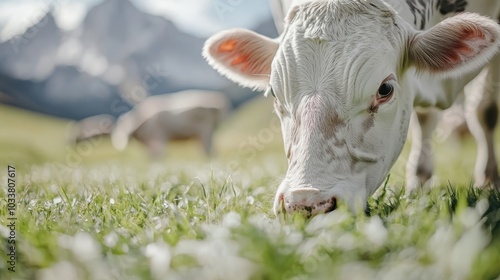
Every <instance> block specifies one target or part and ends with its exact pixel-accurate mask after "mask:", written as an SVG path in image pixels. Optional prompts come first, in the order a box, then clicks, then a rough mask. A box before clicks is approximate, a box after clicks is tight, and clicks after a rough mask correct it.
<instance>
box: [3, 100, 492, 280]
mask: <svg viewBox="0 0 500 280" xmlns="http://www.w3.org/2000/svg"><path fill="white" fill-rule="evenodd" d="M270 101H271V100H269V99H266V100H257V101H256V102H255V103H254V104H251V105H249V106H248V107H247V108H244V109H243V110H241V111H240V112H238V113H237V114H235V116H234V117H233V118H231V119H230V120H228V121H227V122H226V123H225V124H224V125H223V126H222V127H221V128H220V130H219V131H218V134H217V135H216V143H217V145H216V152H217V156H216V157H214V158H212V159H207V158H205V157H203V156H202V155H201V148H200V147H199V145H198V144H197V143H195V142H188V143H174V144H173V145H171V146H170V147H169V156H168V157H167V158H166V159H165V160H162V161H161V162H151V161H150V160H149V159H148V158H147V155H146V154H145V153H144V150H143V148H142V147H141V146H140V145H139V144H137V143H132V145H131V146H130V147H129V148H128V149H127V150H126V151H125V152H123V153H118V152H116V151H114V150H113V149H112V148H111V146H110V144H109V141H108V140H102V141H100V142H96V143H95V144H93V145H91V146H89V148H88V149H87V150H82V148H81V147H80V148H78V147H76V148H75V147H71V146H69V145H67V144H66V142H65V140H64V139H65V134H66V131H67V129H68V125H69V124H68V122H66V121H64V120H54V119H50V118H45V117H42V116H38V115H36V114H30V113H26V112H21V111H17V110H15V109H12V108H8V107H3V106H2V107H0V119H4V120H5V119H10V120H12V121H10V122H9V123H8V124H6V126H5V127H2V130H3V131H8V132H9V133H3V134H2V135H1V136H0V144H1V145H0V153H1V154H2V155H3V156H2V158H1V159H0V164H2V166H4V167H2V168H3V170H4V171H1V172H3V173H0V178H1V180H2V182H3V183H2V186H3V187H2V188H1V190H0V198H2V199H0V235H1V236H2V237H1V240H0V241H1V243H2V248H5V249H8V248H6V245H7V239H6V236H8V229H7V228H6V226H7V225H8V222H7V220H6V217H7V216H8V213H7V200H6V194H7V193H6V191H7V189H6V182H7V178H8V177H7V176H8V174H7V165H8V164H10V165H14V166H15V167H16V183H17V187H16V194H17V209H16V217H17V221H16V229H17V232H16V253H17V257H18V259H17V265H16V272H14V273H13V272H9V271H8V270H7V268H8V263H6V262H5V261H1V262H0V279H499V275H500V194H499V193H498V192H490V191H480V190H477V189H473V188H470V187H469V185H470V174H471V172H472V164H473V161H474V153H475V151H474V145H473V143H472V142H471V140H470V139H467V140H466V141H464V143H462V144H461V146H462V147H461V150H460V151H461V152H460V153H456V152H455V153H454V152H453V149H454V148H455V147H453V145H451V144H450V143H449V142H445V143H438V148H437V149H436V151H437V157H438V164H437V167H438V171H437V173H438V180H439V182H440V185H439V186H437V187H435V188H432V189H423V190H419V191H417V192H416V193H413V194H404V192H403V191H402V190H403V183H404V181H403V173H402V170H404V168H403V167H404V160H403V159H404V156H405V155H406V154H407V152H408V148H407V147H406V148H405V150H404V152H403V158H402V159H400V160H398V163H397V164H396V166H395V167H394V168H393V170H392V171H391V176H390V178H389V180H388V181H387V182H386V185H385V186H384V187H382V188H381V189H380V190H379V191H377V193H376V194H375V196H374V197H372V198H370V200H369V202H368V207H367V211H366V213H357V214H353V213H351V212H349V211H348V210H347V209H346V208H345V207H344V206H343V205H341V207H340V209H338V210H336V211H334V212H333V213H330V214H328V215H320V216H317V217H314V218H313V219H312V220H304V219H303V218H301V217H299V216H293V217H287V218H286V219H285V218H284V217H278V218H276V217H275V216H274V215H273V214H272V200H273V195H274V191H275V189H276V186H277V184H278V183H279V180H280V178H281V177H282V176H283V175H284V173H285V171H286V161H285V159H284V155H283V151H282V146H281V145H282V144H281V139H280V137H281V136H280V135H279V133H277V132H275V130H272V129H271V128H273V124H272V123H270V122H269V120H270V119H271V118H272V113H271V110H272V109H271V108H272V106H271V104H270ZM4 123H5V122H4ZM263 131H264V132H263ZM270 132H273V133H271V134H269V133H270ZM266 133H268V134H269V135H271V136H269V135H266ZM259 135H260V138H259ZM252 137H255V138H256V139H257V140H256V141H257V142H256V145H252V144H250V142H251V138H252ZM78 149H80V150H78ZM443 158H444V159H443ZM2 252H3V251H2ZM6 252H7V251H6ZM2 255H3V258H4V259H5V260H6V257H7V256H6V254H2Z"/></svg>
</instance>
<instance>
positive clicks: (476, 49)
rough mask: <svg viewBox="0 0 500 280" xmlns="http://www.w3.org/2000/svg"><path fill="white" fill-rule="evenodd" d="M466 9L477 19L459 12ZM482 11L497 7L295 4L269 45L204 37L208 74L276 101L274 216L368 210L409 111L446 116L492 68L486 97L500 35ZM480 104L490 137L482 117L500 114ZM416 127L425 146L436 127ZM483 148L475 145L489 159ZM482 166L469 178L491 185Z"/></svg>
mask: <svg viewBox="0 0 500 280" xmlns="http://www.w3.org/2000/svg"><path fill="white" fill-rule="evenodd" d="M465 4H467V5H465ZM464 9H465V10H466V11H468V12H469V11H471V12H476V13H477V14H475V13H457V12H461V11H463V10H464ZM479 14H482V15H486V16H489V17H492V18H495V19H498V18H499V17H500V1H498V0H483V1H473V2H472V1H471V2H469V3H465V1H464V0H455V1H447V0H439V1H431V0H418V1H415V0H406V1H403V0H387V1H385V2H384V1H382V0H324V1H296V2H294V3H293V5H292V8H291V10H290V11H289V12H288V14H287V16H286V20H285V28H284V32H283V34H282V36H280V38H279V39H277V40H276V39H275V40H273V39H270V38H267V37H264V36H261V35H259V34H256V33H254V32H252V31H249V30H244V29H232V30H227V31H223V32H220V33H218V34H215V35H214V36H212V37H211V38H210V39H209V40H207V42H206V45H205V48H204V56H205V57H206V58H207V60H208V62H209V63H210V64H211V65H212V66H213V67H214V68H215V69H217V70H218V71H219V72H220V73H222V74H224V75H225V76H227V77H228V78H230V79H232V80H233V81H235V82H237V83H239V84H240V85H242V86H246V87H251V88H254V89H259V90H266V89H267V92H268V93H272V94H273V95H274V96H275V97H276V99H275V110H276V113H277V115H278V116H279V118H280V120H281V124H282V132H283V139H284V144H285V151H286V155H287V157H288V165H289V166H288V171H287V173H286V177H285V179H284V180H283V181H282V183H281V185H280V186H279V188H278V191H277V193H276V197H275V203H274V209H275V212H280V211H282V210H285V211H287V212H294V211H300V212H306V213H307V214H308V215H314V214H316V213H322V212H329V211H332V210H333V209H335V207H336V204H337V200H343V201H345V202H346V203H347V204H348V205H349V206H350V207H351V208H352V209H358V208H359V207H360V206H361V207H363V206H365V205H366V199H367V197H368V196H369V195H371V194H372V193H373V192H374V191H375V190H376V189H377V188H378V187H379V186H380V185H381V183H382V182H383V181H384V180H385V178H386V176H387V174H388V172H389V170H390V168H391V167H392V165H393V164H394V162H395V160H396V159H397V157H398V156H399V154H400V152H401V149H402V147H403V144H404V143H405V141H406V135H407V130H408V127H409V123H410V116H411V115H412V111H413V108H414V107H415V106H422V107H430V106H436V107H438V108H447V107H449V106H450V105H451V104H452V102H453V100H454V99H455V97H456V96H457V95H458V94H459V93H460V91H461V90H462V89H463V88H464V86H465V85H466V84H467V83H468V82H469V81H471V80H472V79H473V78H474V77H475V76H476V75H477V74H478V73H479V71H480V70H481V68H483V67H484V66H485V65H486V64H488V63H489V62H490V61H491V62H490V63H489V71H488V73H487V75H485V76H486V78H485V83H486V87H485V88H486V89H487V90H489V91H492V92H494V94H489V96H491V99H494V98H495V97H496V96H497V95H498V94H497V93H498V79H499V78H500V73H499V71H500V56H499V55H496V53H497V51H498V50H499V46H500V26H499V25H498V24H497V23H496V22H495V21H494V20H491V19H490V18H487V17H484V16H480V15H479ZM424 30H425V31H424ZM495 55H496V56H495ZM495 82H497V83H495ZM487 104H488V105H486V108H488V109H487V110H483V112H484V113H483V115H479V116H478V118H477V119H478V120H479V122H480V123H481V125H482V127H483V128H484V130H485V131H491V130H493V128H494V126H495V123H496V121H490V119H491V118H487V117H485V115H491V116H492V115H495V114H496V112H497V110H496V106H493V105H492V104H494V102H489V103H487ZM480 111H481V110H480ZM419 120H420V121H421V122H422V123H421V126H422V129H421V131H422V133H421V135H422V137H423V138H425V137H428V134H429V133H430V131H432V128H433V124H432V123H433V122H432V121H429V120H427V121H426V120H424V119H419ZM485 135H487V136H486V137H485ZM488 135H490V136H491V133H490V132H487V133H484V132H483V133H482V138H483V139H485V138H488V137H489V136H488ZM491 141H492V139H485V141H483V143H480V145H484V144H485V143H489V145H484V149H485V150H489V151H492V149H493V145H492V144H493V143H492V142H491ZM492 154H494V153H492V152H490V153H488V152H486V155H492ZM424 157H425V155H424ZM486 158H487V161H486V163H480V164H482V167H483V168H482V172H483V176H482V177H483V178H478V177H476V180H479V181H481V180H482V179H490V180H495V181H496V182H493V183H498V170H497V167H496V161H495V158H494V157H493V158H491V157H488V156H486ZM492 166H494V170H493V168H491V167H492ZM484 175H486V176H484ZM476 176H477V174H476ZM479 177H481V176H479Z"/></svg>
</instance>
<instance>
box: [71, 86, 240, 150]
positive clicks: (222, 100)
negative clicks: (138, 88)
mask: <svg viewBox="0 0 500 280" xmlns="http://www.w3.org/2000/svg"><path fill="white" fill-rule="evenodd" d="M229 109H230V103H229V100H228V99H227V97H226V96H225V95H224V94H223V93H219V92H212V91H201V90H188V91H181V92H178V93H172V94H165V95H158V96H152V97H149V98H146V99H145V100H143V101H142V102H141V103H139V104H138V105H136V106H135V107H134V108H133V109H132V110H131V111H129V112H127V113H125V114H123V115H122V116H120V117H119V118H118V120H117V121H116V123H115V125H114V126H113V118H112V117H111V116H107V115H99V116H94V117H90V118H88V119H85V120H83V121H81V122H80V123H79V125H78V128H79V129H78V131H79V132H78V134H77V135H78V136H77V137H76V139H77V141H81V140H84V139H87V138H89V137H94V136H99V135H106V134H111V140H112V143H113V146H114V147H115V148H116V149H118V150H123V149H125V147H126V146H127V144H128V140H129V138H130V137H132V138H134V139H136V140H138V141H139V142H141V143H143V144H144V145H145V146H146V147H147V148H148V150H149V152H150V154H151V156H152V157H155V158H158V157H161V156H162V155H163V153H164V149H165V143H167V142H169V141H171V140H184V139H189V138H197V139H199V140H200V141H201V142H202V144H203V149H204V151H205V153H206V154H207V155H209V154H210V153H211V150H212V134H213V132H214V130H215V128H216V126H217V125H218V124H219V123H220V121H221V120H222V119H223V118H224V117H225V116H226V114H227V113H228V112H229Z"/></svg>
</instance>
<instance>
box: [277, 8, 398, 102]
mask: <svg viewBox="0 0 500 280" xmlns="http://www.w3.org/2000/svg"><path fill="white" fill-rule="evenodd" d="M372 2H376V3H377V4H379V5H381V8H380V7H375V6H372V5H370V3H372ZM346 9H347V10H349V12H346ZM296 10H297V11H295V15H294V18H293V19H291V21H290V22H289V23H288V25H287V27H286V29H285V33H284V35H283V36H282V41H281V46H280V49H279V50H278V53H277V56H276V58H275V61H274V63H273V67H272V69H273V71H272V74H271V84H274V85H276V87H277V88H278V89H277V90H278V92H276V93H277V94H278V98H279V99H280V100H282V101H284V103H286V104H289V105H290V106H291V108H289V109H290V110H292V111H295V110H296V109H297V106H298V104H299V103H300V101H301V100H303V97H304V96H305V95H308V94H328V95H330V96H331V98H332V99H333V100H332V102H334V104H338V105H339V106H338V107H343V108H346V107H350V105H351V104H353V103H356V101H358V100H359V99H360V98H363V97H364V96H363V95H362V92H364V90H365V87H366V86H367V83H368V84H369V83H370V81H369V80H370V79H372V80H377V79H379V80H383V79H384V78H385V76H382V77H377V74H380V72H381V70H382V72H383V71H384V70H385V69H381V67H382V68H383V67H385V65H389V64H391V63H392V65H396V64H395V63H397V60H398V58H399V56H400V53H399V52H398V47H397V46H398V44H401V42H400V41H399V40H398V38H402V36H400V35H401V34H400V30H399V27H398V26H397V24H395V14H394V13H393V11H392V10H390V9H389V8H387V7H386V6H385V5H383V4H381V3H380V1H370V0H367V1H360V2H358V1H354V3H353V2H346V1H338V0H337V1H327V2H319V3H317V2H314V3H308V4H306V5H303V6H300V7H298V8H297V9H296ZM382 74H383V73H382ZM388 74H390V73H388ZM369 86H377V85H370V84H369Z"/></svg>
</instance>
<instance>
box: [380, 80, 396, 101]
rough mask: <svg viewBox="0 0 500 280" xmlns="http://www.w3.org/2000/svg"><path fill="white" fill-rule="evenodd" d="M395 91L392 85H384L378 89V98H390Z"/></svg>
mask: <svg viewBox="0 0 500 280" xmlns="http://www.w3.org/2000/svg"><path fill="white" fill-rule="evenodd" d="M393 91H394V87H393V86H392V85H391V84H390V83H383V84H382V85H381V86H380V87H379V88H378V96H379V98H385V97H388V96H390V95H391V94H392V92H393Z"/></svg>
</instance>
